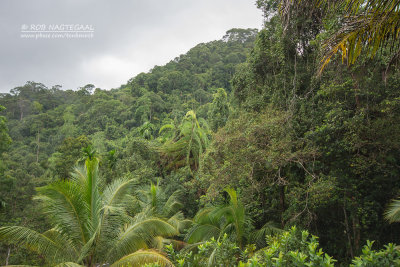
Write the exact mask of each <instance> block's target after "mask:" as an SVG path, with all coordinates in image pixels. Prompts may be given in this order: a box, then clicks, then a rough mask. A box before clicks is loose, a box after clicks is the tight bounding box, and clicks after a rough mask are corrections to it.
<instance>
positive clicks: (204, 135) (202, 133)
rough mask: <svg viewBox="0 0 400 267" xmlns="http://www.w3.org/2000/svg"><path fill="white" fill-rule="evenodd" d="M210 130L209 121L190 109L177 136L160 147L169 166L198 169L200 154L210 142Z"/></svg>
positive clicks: (172, 167)
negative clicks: (198, 116) (198, 117)
mask: <svg viewBox="0 0 400 267" xmlns="http://www.w3.org/2000/svg"><path fill="white" fill-rule="evenodd" d="M166 127H167V126H164V127H162V128H161V129H164V128H166ZM168 127H169V128H171V126H169V125H168ZM209 132H210V131H209V129H208V125H207V123H206V122H205V121H204V120H201V119H199V120H197V117H196V113H195V112H194V111H193V110H190V111H188V112H187V113H186V116H185V117H184V118H183V120H182V123H181V125H180V126H179V129H178V131H176V134H175V136H174V137H173V138H172V139H171V140H169V141H167V142H165V143H164V145H163V146H162V147H161V148H160V152H161V153H162V154H164V155H165V157H166V158H167V162H168V164H167V168H169V169H174V168H175V169H176V168H180V167H183V166H188V167H189V168H190V170H197V169H198V168H199V165H200V156H201V154H202V153H203V152H204V151H205V149H206V147H207V146H208V144H209V138H208V135H209Z"/></svg>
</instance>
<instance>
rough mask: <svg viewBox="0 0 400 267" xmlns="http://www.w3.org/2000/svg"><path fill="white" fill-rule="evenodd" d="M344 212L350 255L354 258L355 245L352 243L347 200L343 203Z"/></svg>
mask: <svg viewBox="0 0 400 267" xmlns="http://www.w3.org/2000/svg"><path fill="white" fill-rule="evenodd" d="M343 213H344V226H345V227H346V235H347V240H348V242H349V252H350V257H351V258H354V253H353V245H352V244H351V236H350V227H349V220H348V219H347V212H346V201H345V202H344V204H343Z"/></svg>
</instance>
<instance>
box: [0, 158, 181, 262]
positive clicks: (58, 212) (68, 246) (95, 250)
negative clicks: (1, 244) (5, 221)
mask: <svg viewBox="0 0 400 267" xmlns="http://www.w3.org/2000/svg"><path fill="white" fill-rule="evenodd" d="M98 166H99V160H98V158H96V157H95V156H93V155H92V156H91V157H88V158H87V159H86V161H85V164H84V166H83V167H81V168H76V169H75V171H74V173H73V176H72V179H71V180H65V181H57V182H53V183H51V184H49V185H46V186H44V187H41V188H38V189H37V191H38V195H37V196H36V197H35V199H36V200H39V201H40V203H41V205H42V208H43V211H44V213H45V215H46V216H47V218H48V220H49V223H50V224H51V225H52V228H51V229H49V230H47V231H46V232H44V233H39V232H37V231H35V230H32V229H29V228H26V227H22V226H5V227H0V240H3V241H7V242H8V243H13V244H17V245H19V246H24V247H26V248H28V249H30V250H32V251H35V252H36V253H38V254H40V255H41V256H42V257H43V258H44V259H45V260H46V262H47V264H49V265H50V266H55V265H59V266H82V265H84V266H96V265H101V264H111V266H128V265H129V266H141V265H142V264H145V263H152V262H158V264H160V265H161V266H172V263H171V262H170V261H169V260H168V259H167V258H166V257H164V256H163V255H162V254H160V253H159V252H157V251H156V250H153V249H149V247H150V245H151V244H152V243H153V238H155V237H159V236H163V237H168V236H174V235H177V234H178V231H177V229H176V227H174V226H173V225H172V224H170V223H168V222H167V221H166V220H164V219H162V218H159V217H154V216H151V215H148V214H146V213H143V212H142V213H138V214H136V215H135V216H132V215H131V214H130V212H129V208H130V205H131V203H132V198H133V197H132V191H133V189H134V187H135V182H134V181H133V180H129V179H123V178H121V179H116V180H114V181H113V182H112V183H111V184H109V185H103V181H102V179H101V177H100V176H99V173H98Z"/></svg>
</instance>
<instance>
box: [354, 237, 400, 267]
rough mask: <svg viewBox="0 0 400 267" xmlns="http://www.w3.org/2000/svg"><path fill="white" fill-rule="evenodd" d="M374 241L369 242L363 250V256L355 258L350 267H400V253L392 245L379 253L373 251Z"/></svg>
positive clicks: (386, 246)
mask: <svg viewBox="0 0 400 267" xmlns="http://www.w3.org/2000/svg"><path fill="white" fill-rule="evenodd" d="M373 244H374V241H372V242H371V241H367V244H366V245H365V246H364V248H363V249H362V255H361V256H360V257H355V258H354V259H353V261H352V264H351V265H350V266H352V267H353V266H354V267H361V266H362V267H368V266H371V267H372V266H400V251H399V250H398V249H397V248H396V246H395V245H394V244H392V243H389V244H387V245H385V249H381V250H379V251H376V250H372V249H371V248H372V245H373Z"/></svg>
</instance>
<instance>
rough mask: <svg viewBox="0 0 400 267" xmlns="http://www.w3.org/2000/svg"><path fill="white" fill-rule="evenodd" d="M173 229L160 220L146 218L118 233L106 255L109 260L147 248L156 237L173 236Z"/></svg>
mask: <svg viewBox="0 0 400 267" xmlns="http://www.w3.org/2000/svg"><path fill="white" fill-rule="evenodd" d="M177 234H178V232H177V230H176V229H175V227H174V226H173V225H171V224H169V223H168V222H166V221H164V220H162V219H160V218H147V219H143V220H139V221H137V222H134V223H132V224H131V225H129V226H128V227H127V228H126V229H125V230H124V231H122V232H121V233H120V235H119V236H118V238H117V240H116V242H115V243H114V244H113V247H112V249H111V250H110V251H109V253H108V255H109V257H110V258H113V259H115V258H121V257H122V256H123V255H127V254H129V253H132V252H135V251H136V250H138V249H141V248H143V247H147V244H149V243H151V242H152V239H153V238H154V237H156V236H163V237H168V236H174V235H177Z"/></svg>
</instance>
